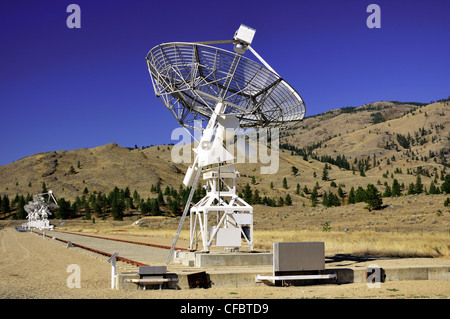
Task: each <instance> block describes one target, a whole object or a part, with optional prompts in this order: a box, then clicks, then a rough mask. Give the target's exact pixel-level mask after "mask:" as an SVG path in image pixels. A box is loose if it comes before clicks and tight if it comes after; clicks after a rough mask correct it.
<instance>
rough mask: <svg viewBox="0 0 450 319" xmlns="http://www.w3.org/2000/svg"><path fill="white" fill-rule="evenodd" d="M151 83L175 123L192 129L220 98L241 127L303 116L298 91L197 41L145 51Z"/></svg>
mask: <svg viewBox="0 0 450 319" xmlns="http://www.w3.org/2000/svg"><path fill="white" fill-rule="evenodd" d="M146 59H147V65H148V70H149V72H150V74H151V77H152V82H153V87H154V90H155V93H156V96H158V97H159V98H160V99H161V101H162V102H163V103H164V105H165V106H166V107H167V108H168V109H169V110H170V111H171V112H172V114H173V115H174V116H175V118H176V119H177V120H178V122H179V123H180V124H181V125H182V126H185V127H187V128H193V129H194V128H195V127H194V125H193V121H194V120H205V121H208V120H209V119H210V118H211V115H212V113H213V112H214V109H215V107H216V104H217V102H219V101H220V102H222V103H223V104H224V105H225V106H226V108H225V111H224V112H223V113H224V114H233V115H235V116H236V117H237V118H238V119H239V126H240V127H241V128H251V127H270V126H277V127H279V126H285V125H288V124H293V123H296V122H298V121H300V120H302V119H303V117H304V115H305V105H304V103H303V99H302V98H301V97H300V95H299V94H298V93H297V92H296V91H295V90H294V88H292V86H290V85H289V84H288V83H287V82H286V81H285V80H283V79H282V78H281V77H280V76H279V75H278V74H276V73H274V72H273V71H271V70H270V69H269V68H267V67H265V66H264V65H261V64H259V63H257V62H255V61H253V60H250V59H248V58H246V57H243V56H242V55H240V54H238V53H233V52H230V51H226V50H223V49H220V48H216V47H212V46H209V45H205V44H199V43H180V42H174V43H165V44H161V45H158V46H156V47H154V48H153V49H151V50H150V52H149V53H148V55H147V58H146Z"/></svg>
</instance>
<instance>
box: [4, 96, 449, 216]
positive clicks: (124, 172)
mask: <svg viewBox="0 0 450 319" xmlns="http://www.w3.org/2000/svg"><path fill="white" fill-rule="evenodd" d="M448 103H449V102H441V103H434V104H429V105H426V106H422V107H418V106H417V105H414V104H400V103H393V102H377V103H372V104H368V105H364V106H361V107H359V108H355V110H356V111H354V112H351V113H343V112H342V109H341V110H333V111H329V112H326V113H324V114H321V115H318V116H314V117H309V118H306V119H305V120H304V121H303V122H302V123H300V124H298V125H297V126H296V127H293V128H291V129H288V130H284V131H282V138H281V142H282V143H289V144H291V145H294V146H295V147H298V148H302V147H306V146H310V145H313V144H315V143H318V142H322V144H321V146H320V147H318V148H315V149H314V150H313V153H314V154H316V155H317V156H319V157H320V156H322V155H329V156H331V157H333V158H335V157H336V156H337V155H345V157H346V158H347V160H348V162H349V163H350V164H351V165H355V162H354V161H355V159H356V160H360V159H367V158H368V157H369V158H370V160H369V163H370V165H369V167H368V170H367V171H366V172H365V175H366V176H360V174H359V171H358V170H356V171H355V172H353V171H352V170H345V169H341V168H339V167H337V166H335V165H330V167H331V169H330V171H329V180H328V181H323V180H322V179H321V175H322V170H323V168H324V165H325V164H324V163H323V162H321V161H319V160H317V159H313V157H311V156H308V158H307V161H305V160H304V159H303V157H302V156H297V155H295V153H294V152H291V151H289V150H283V149H282V150H281V151H280V160H279V170H278V172H277V174H273V175H261V174H260V167H261V166H266V165H264V164H261V165H260V164H238V165H237V170H238V171H239V172H240V173H241V178H240V179H239V180H238V183H239V187H242V186H243V185H245V184H246V183H250V184H251V180H252V176H254V177H255V181H256V183H255V184H251V186H252V189H253V190H255V189H258V191H259V192H260V195H261V196H268V197H272V198H275V199H278V198H279V197H285V196H286V194H287V193H289V194H290V195H291V196H292V198H293V203H294V206H292V207H295V208H296V209H300V208H299V207H303V206H302V205H303V204H304V205H305V206H311V201H310V200H309V194H303V195H304V196H301V195H302V194H296V185H297V183H298V184H299V185H300V186H301V189H303V187H304V186H307V187H308V189H309V190H311V189H312V188H313V187H314V185H315V184H316V183H319V185H320V188H319V194H322V193H323V192H324V191H332V192H334V193H336V192H337V188H336V187H332V186H331V185H330V183H331V181H334V182H335V183H336V185H341V187H342V189H343V191H344V193H345V194H348V192H349V191H350V189H351V187H355V188H356V187H358V186H362V187H364V188H365V187H366V186H367V184H368V183H372V184H374V185H376V186H377V188H378V189H379V190H380V192H384V189H385V186H384V184H385V183H387V184H388V185H392V182H393V178H396V179H397V180H398V181H399V182H400V183H403V184H404V185H405V188H406V189H407V187H408V185H409V184H410V183H414V182H415V180H416V171H417V168H418V167H421V168H422V169H423V170H424V171H425V173H424V174H423V175H422V176H421V177H422V183H423V184H424V186H425V188H427V189H428V187H429V185H430V183H431V181H432V180H436V185H437V186H440V185H441V184H442V180H441V179H440V177H441V175H442V173H448V172H447V171H445V165H444V164H445V163H447V164H446V165H448V157H449V149H450V148H449V144H450V142H449V137H450V135H449V134H450V123H449V116H448V113H449V112H450V109H449V104H448ZM376 112H381V113H382V114H383V117H384V118H385V119H386V121H384V122H381V123H378V124H372V123H371V119H372V116H371V115H370V114H371V113H376ZM405 113H406V114H405ZM422 128H424V130H425V133H424V135H423V136H420V137H418V138H415V134H416V132H419V129H422ZM397 133H400V134H403V135H407V134H408V133H409V134H410V135H411V136H412V137H414V138H415V142H414V145H411V147H410V149H405V148H403V147H402V146H400V145H399V143H398V141H397V138H396V134H397ZM386 143H387V144H388V145H390V146H389V147H388V148H387V147H386ZM394 144H395V145H396V146H395V145H394ZM172 148H173V146H152V147H150V148H146V149H132V150H130V149H127V148H124V147H120V146H118V145H117V144H114V143H111V144H107V145H104V146H99V147H95V148H92V149H78V150H71V151H64V150H61V151H54V152H47V153H38V154H35V155H33V156H29V157H26V158H23V159H20V160H18V161H16V162H14V163H11V164H9V165H5V166H1V167H0V181H1V184H0V195H2V196H3V195H5V194H6V195H8V196H10V197H12V196H15V195H16V194H23V195H26V194H27V193H29V194H36V193H40V192H41V189H42V188H41V185H42V182H45V183H46V185H47V188H48V189H52V190H53V191H54V193H55V195H56V197H64V198H66V199H70V200H73V199H75V197H76V196H82V194H83V190H84V189H85V188H88V190H89V193H93V192H102V193H109V192H110V191H112V190H113V188H114V187H116V186H117V187H119V188H125V187H127V186H128V187H129V188H130V190H131V192H133V191H134V190H137V191H138V192H139V194H140V195H141V197H142V198H145V197H149V196H155V194H152V193H151V192H150V188H151V185H156V183H158V181H159V182H161V185H162V187H165V186H167V185H169V186H173V187H178V186H179V185H180V184H181V183H182V180H183V177H184V173H185V171H186V168H187V165H186V164H174V163H173V161H172V159H171V151H172ZM374 154H375V156H376V165H375V166H374V165H373V156H374ZM430 154H431V155H432V156H431V157H430ZM394 158H395V159H394ZM319 159H320V158H319ZM292 166H295V167H296V168H298V170H299V172H298V174H297V175H296V176H294V175H293V174H292ZM71 167H73V169H74V170H75V172H74V171H73V170H72V171H71ZM396 170H397V172H395V171H396ZM399 170H401V173H400V172H399ZM408 171H409V174H408ZM314 174H315V177H314ZM284 177H286V179H287V183H288V187H289V188H288V189H284V188H283V187H282V181H283V178H284ZM271 183H273V186H274V187H273V189H271V188H270V184H271ZM406 189H404V190H403V193H406ZM444 199H445V197H442V200H441V199H439V201H442V203H443V200H444ZM319 203H320V199H319ZM442 203H441V206H442V209H444V208H443V205H442ZM283 209H284V208H283Z"/></svg>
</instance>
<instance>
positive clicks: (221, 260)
mask: <svg viewBox="0 0 450 319" xmlns="http://www.w3.org/2000/svg"><path fill="white" fill-rule="evenodd" d="M174 262H175V263H179V264H182V265H184V266H191V267H215V266H264V265H272V264H273V254H272V253H268V252H209V253H206V252H197V251H193V252H191V251H176V252H175V256H174Z"/></svg>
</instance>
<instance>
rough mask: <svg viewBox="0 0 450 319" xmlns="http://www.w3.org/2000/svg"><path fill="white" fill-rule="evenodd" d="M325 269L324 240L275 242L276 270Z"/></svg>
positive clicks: (274, 257)
mask: <svg viewBox="0 0 450 319" xmlns="http://www.w3.org/2000/svg"><path fill="white" fill-rule="evenodd" d="M323 269H325V243H324V242H278V243H273V270H274V272H286V271H304V270H323Z"/></svg>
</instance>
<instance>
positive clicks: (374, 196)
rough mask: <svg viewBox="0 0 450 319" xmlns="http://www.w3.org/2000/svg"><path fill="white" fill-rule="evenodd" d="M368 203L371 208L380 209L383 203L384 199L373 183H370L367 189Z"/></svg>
mask: <svg viewBox="0 0 450 319" xmlns="http://www.w3.org/2000/svg"><path fill="white" fill-rule="evenodd" d="M366 203H367V204H368V207H369V210H370V211H371V210H373V209H380V208H381V207H382V205H383V199H382V198H381V195H380V193H379V192H378V189H377V188H376V187H375V185H373V184H368V185H367V189H366Z"/></svg>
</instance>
